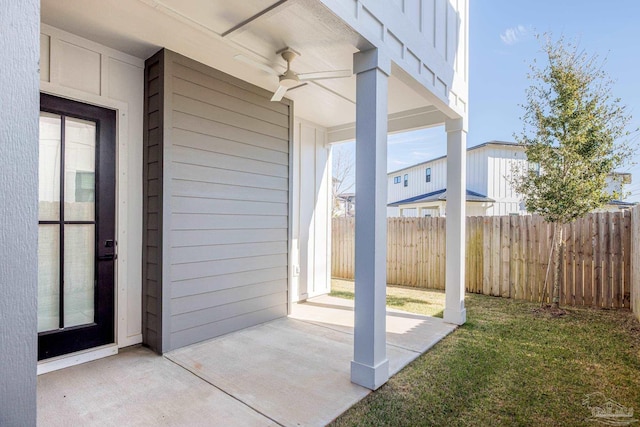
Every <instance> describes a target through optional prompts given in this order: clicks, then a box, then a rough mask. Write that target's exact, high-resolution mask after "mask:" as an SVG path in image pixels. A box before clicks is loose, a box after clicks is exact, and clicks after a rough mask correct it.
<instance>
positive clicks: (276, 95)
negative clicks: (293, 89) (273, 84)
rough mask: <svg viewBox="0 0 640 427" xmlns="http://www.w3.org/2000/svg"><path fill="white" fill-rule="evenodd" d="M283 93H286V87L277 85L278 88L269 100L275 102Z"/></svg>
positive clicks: (279, 99)
mask: <svg viewBox="0 0 640 427" xmlns="http://www.w3.org/2000/svg"><path fill="white" fill-rule="evenodd" d="M285 93H287V88H286V87H284V86H278V90H276V91H275V93H274V94H273V96H272V97H271V100H272V101H276V102H277V101H281V100H282V98H283V97H284V94H285Z"/></svg>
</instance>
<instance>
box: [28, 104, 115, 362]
mask: <svg viewBox="0 0 640 427" xmlns="http://www.w3.org/2000/svg"><path fill="white" fill-rule="evenodd" d="M115 126H116V114H115V111H113V110H107V109H104V108H100V107H95V106H92V105H87V104H83V103H81V102H76V101H70V100H66V99H62V98H58V97H55V96H51V95H46V94H41V95H40V144H39V148H40V151H39V211H38V216H39V226H38V360H42V359H47V358H50V357H54V356H59V355H62V354H67V353H72V352H75V351H79V350H85V349H88V348H92V347H97V346H100V345H104V344H109V343H113V342H114V267H115V253H116V247H115V246H116V242H115V153H116V143H115V135H116V134H115Z"/></svg>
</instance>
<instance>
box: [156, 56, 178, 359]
mask: <svg viewBox="0 0 640 427" xmlns="http://www.w3.org/2000/svg"><path fill="white" fill-rule="evenodd" d="M163 52H164V58H163V60H164V68H163V72H164V82H163V83H164V88H163V94H162V95H163V101H162V105H163V111H162V114H163V116H164V119H163V130H162V132H163V138H162V178H163V179H162V194H163V195H164V197H163V198H162V204H161V209H162V213H163V214H162V222H161V223H160V229H161V231H162V258H161V262H162V285H161V286H162V301H161V302H160V303H161V307H162V324H163V325H164V326H165V327H164V328H162V331H161V335H160V338H161V339H162V349H163V351H169V350H173V348H174V347H173V346H172V344H171V243H170V239H171V214H172V210H171V194H172V193H171V178H172V175H173V174H172V166H171V161H172V157H173V156H172V154H171V153H172V150H173V141H172V136H173V68H174V67H173V63H174V61H175V57H176V55H177V54H176V53H174V52H172V51H170V50H167V49H163Z"/></svg>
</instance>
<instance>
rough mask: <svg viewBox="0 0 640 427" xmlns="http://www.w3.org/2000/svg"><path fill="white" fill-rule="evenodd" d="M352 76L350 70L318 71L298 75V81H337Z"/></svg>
mask: <svg viewBox="0 0 640 427" xmlns="http://www.w3.org/2000/svg"><path fill="white" fill-rule="evenodd" d="M352 75H353V73H352V72H351V70H335V71H319V72H317V73H303V74H298V79H300V81H304V80H323V79H339V78H344V77H351V76H352Z"/></svg>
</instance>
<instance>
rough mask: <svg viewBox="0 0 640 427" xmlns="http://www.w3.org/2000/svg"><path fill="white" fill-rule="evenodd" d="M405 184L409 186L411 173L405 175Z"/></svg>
mask: <svg viewBox="0 0 640 427" xmlns="http://www.w3.org/2000/svg"><path fill="white" fill-rule="evenodd" d="M404 186H405V187H408V186H409V174H405V175H404Z"/></svg>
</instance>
